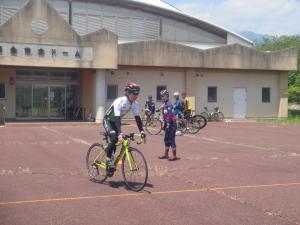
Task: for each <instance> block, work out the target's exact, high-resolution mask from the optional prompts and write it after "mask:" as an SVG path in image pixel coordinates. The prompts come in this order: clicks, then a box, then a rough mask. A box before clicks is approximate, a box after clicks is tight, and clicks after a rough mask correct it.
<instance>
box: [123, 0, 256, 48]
mask: <svg viewBox="0 0 300 225" xmlns="http://www.w3.org/2000/svg"><path fill="white" fill-rule="evenodd" d="M128 1H131V2H138V3H142V4H144V5H149V6H154V7H157V8H160V9H164V10H168V11H173V12H174V13H176V14H179V15H180V16H184V17H188V18H190V19H193V20H197V21H198V22H201V23H205V24H207V25H210V26H213V27H215V28H218V29H221V30H223V31H225V32H228V33H230V34H232V35H234V36H236V37H238V38H241V39H243V40H244V41H246V42H248V43H250V44H251V45H253V44H254V43H253V41H251V40H249V39H247V38H245V37H243V36H241V35H239V34H237V33H235V32H233V31H231V30H229V29H227V28H225V27H223V26H220V25H217V24H214V23H212V22H209V21H207V20H204V19H200V18H198V17H195V16H192V15H190V14H188V13H185V12H183V11H181V10H179V9H177V8H176V7H175V6H172V5H171V4H169V3H167V2H165V1H161V0H128Z"/></svg>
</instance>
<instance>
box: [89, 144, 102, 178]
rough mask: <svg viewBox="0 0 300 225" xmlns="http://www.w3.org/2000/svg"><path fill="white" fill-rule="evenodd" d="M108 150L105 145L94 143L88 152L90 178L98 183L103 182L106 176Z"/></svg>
mask: <svg viewBox="0 0 300 225" xmlns="http://www.w3.org/2000/svg"><path fill="white" fill-rule="evenodd" d="M105 163H106V152H105V149H104V147H103V145H101V144H98V143H95V144H93V145H92V146H91V147H90V148H89V150H88V151H87V154H86V169H87V171H88V175H89V177H90V180H91V181H93V182H96V183H103V182H104V181H105V180H106V178H107V174H106V166H105Z"/></svg>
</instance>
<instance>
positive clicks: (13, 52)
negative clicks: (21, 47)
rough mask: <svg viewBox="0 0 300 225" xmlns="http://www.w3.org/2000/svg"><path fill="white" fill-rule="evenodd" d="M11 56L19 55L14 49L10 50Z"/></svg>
mask: <svg viewBox="0 0 300 225" xmlns="http://www.w3.org/2000/svg"><path fill="white" fill-rule="evenodd" d="M10 55H11V56H17V55H18V50H17V49H16V48H15V47H12V48H11V49H10Z"/></svg>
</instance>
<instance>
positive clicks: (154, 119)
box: [143, 109, 163, 135]
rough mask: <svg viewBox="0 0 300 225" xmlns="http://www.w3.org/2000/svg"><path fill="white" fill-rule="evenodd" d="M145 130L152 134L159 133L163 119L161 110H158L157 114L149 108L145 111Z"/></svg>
mask: <svg viewBox="0 0 300 225" xmlns="http://www.w3.org/2000/svg"><path fill="white" fill-rule="evenodd" d="M144 112H145V113H144V117H143V118H144V126H145V130H146V131H147V132H148V133H149V134H152V135H157V134H159V133H160V132H161V131H162V128H163V119H162V115H161V111H160V110H156V111H155V112H156V114H154V115H153V114H152V113H151V112H150V111H149V110H147V109H145V111H144Z"/></svg>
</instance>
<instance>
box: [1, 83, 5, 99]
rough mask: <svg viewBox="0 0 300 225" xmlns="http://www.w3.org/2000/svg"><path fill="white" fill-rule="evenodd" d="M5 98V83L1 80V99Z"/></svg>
mask: <svg viewBox="0 0 300 225" xmlns="http://www.w3.org/2000/svg"><path fill="white" fill-rule="evenodd" d="M1 98H3V99H4V98H5V83H4V82H0V99H1Z"/></svg>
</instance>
